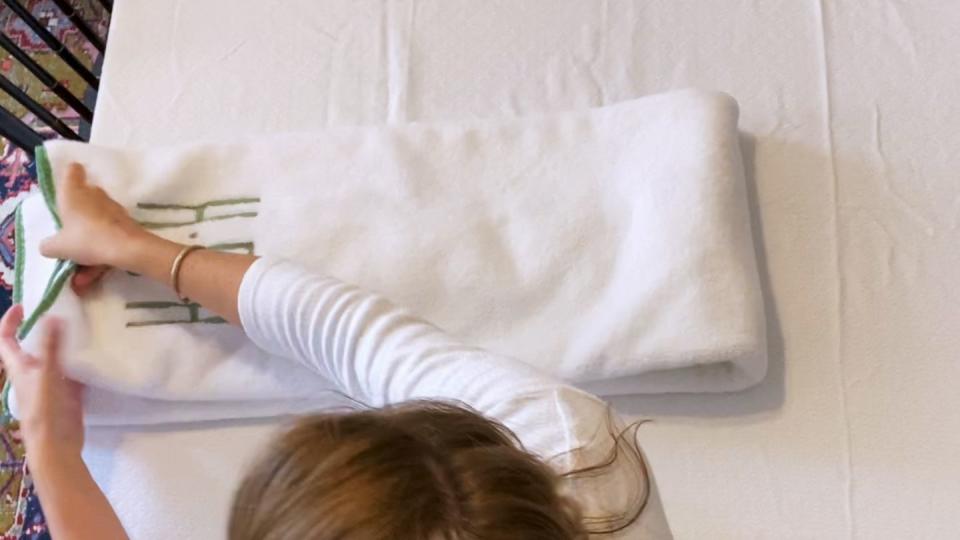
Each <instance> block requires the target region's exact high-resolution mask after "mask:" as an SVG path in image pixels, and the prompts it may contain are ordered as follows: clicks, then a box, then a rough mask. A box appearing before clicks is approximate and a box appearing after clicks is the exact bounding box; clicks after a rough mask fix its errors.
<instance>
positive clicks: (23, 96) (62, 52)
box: [0, 0, 113, 155]
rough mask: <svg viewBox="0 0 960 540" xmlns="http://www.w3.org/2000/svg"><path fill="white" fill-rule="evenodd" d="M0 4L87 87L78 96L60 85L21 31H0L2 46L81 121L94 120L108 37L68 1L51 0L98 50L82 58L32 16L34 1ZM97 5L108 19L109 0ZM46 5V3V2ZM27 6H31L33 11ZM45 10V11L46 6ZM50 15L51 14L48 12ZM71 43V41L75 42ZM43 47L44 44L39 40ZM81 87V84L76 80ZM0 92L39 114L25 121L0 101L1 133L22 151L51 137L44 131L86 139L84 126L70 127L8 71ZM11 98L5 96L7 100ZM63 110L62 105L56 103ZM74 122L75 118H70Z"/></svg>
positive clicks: (1, 80)
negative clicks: (28, 47)
mask: <svg viewBox="0 0 960 540" xmlns="http://www.w3.org/2000/svg"><path fill="white" fill-rule="evenodd" d="M0 1H2V2H3V5H5V6H6V8H7V9H9V10H10V12H12V15H13V16H14V17H16V18H17V19H19V21H22V22H23V25H24V26H25V27H26V28H27V29H28V30H29V32H31V33H32V34H33V35H34V36H35V37H36V38H39V40H40V41H41V42H42V43H43V44H44V45H45V46H46V47H47V48H49V52H52V53H53V54H54V55H56V57H57V58H58V59H59V61H60V62H62V63H63V64H65V66H66V67H67V69H68V70H69V71H70V72H72V73H73V74H75V75H76V77H78V78H79V80H80V81H82V82H83V83H85V85H86V91H85V92H83V93H81V94H80V95H76V94H75V93H74V92H73V91H71V88H68V87H67V85H65V84H64V82H63V80H62V79H61V77H57V76H56V75H54V74H53V73H52V72H51V69H50V66H47V67H45V66H44V65H42V64H41V62H38V61H37V60H36V59H35V58H33V57H32V56H31V54H30V53H29V52H28V51H26V50H24V48H23V47H22V46H21V44H22V43H21V38H22V36H21V35H8V34H7V33H6V32H4V33H0V48H2V49H3V50H5V51H6V52H7V53H8V54H9V55H10V57H12V58H13V59H14V60H16V62H18V63H19V64H20V65H21V66H23V68H24V69H25V70H26V71H27V72H29V73H31V74H32V75H33V76H34V77H36V79H37V80H38V81H39V82H40V83H41V84H42V85H43V87H44V88H45V89H46V90H49V91H50V92H51V93H52V94H53V95H54V96H56V97H57V98H59V100H61V101H62V102H63V104H66V106H67V107H69V108H70V109H72V110H73V111H74V112H75V113H76V116H73V117H72V118H73V119H74V120H76V119H77V118H79V119H80V120H81V121H82V122H81V125H83V124H84V123H85V124H87V126H88V125H89V123H90V122H91V121H93V110H94V103H95V101H96V92H97V90H98V89H99V87H100V76H99V65H100V61H102V58H103V53H104V52H105V50H106V42H107V39H106V37H105V36H101V35H100V34H98V33H97V31H96V30H95V29H94V28H93V27H92V26H91V25H90V24H88V22H87V21H86V20H84V18H83V17H82V16H81V13H80V11H78V10H77V9H76V8H75V7H74V6H73V5H71V2H70V1H68V0H52V1H53V4H54V6H56V10H58V11H59V12H60V14H61V15H62V16H63V18H65V19H66V20H68V21H69V22H70V24H71V25H72V26H73V27H74V28H75V29H76V31H77V33H78V34H79V36H82V38H83V39H85V40H86V42H88V43H89V44H90V45H92V47H93V48H94V49H95V50H96V52H97V53H98V56H99V58H98V60H97V61H95V62H88V63H86V64H85V63H84V62H83V61H82V60H81V58H80V57H79V56H78V55H77V54H75V53H74V52H73V51H71V50H70V48H68V47H67V45H66V44H65V43H64V41H62V40H61V39H59V38H58V37H57V36H56V35H55V34H54V33H53V32H51V31H50V30H49V29H48V27H47V25H46V24H44V22H41V19H40V18H38V17H37V16H35V15H34V13H33V11H35V8H36V7H37V5H38V3H37V2H31V1H30V0H0ZM76 1H77V0H73V2H76ZM98 3H99V5H100V6H101V9H104V10H106V15H107V18H108V17H109V13H110V11H111V10H112V8H113V2H112V0H98ZM47 5H48V6H49V4H47ZM31 7H33V8H34V9H33V10H31ZM48 11H49V10H48ZM47 15H48V18H49V15H50V14H49V13H47ZM74 44H75V43H74ZM41 47H42V45H41ZM78 86H80V85H78ZM0 91H2V92H3V93H5V94H6V95H7V96H9V97H10V98H12V100H13V101H14V102H15V103H16V104H18V105H20V106H21V107H23V109H25V110H26V111H28V112H29V113H30V114H32V115H33V117H35V118H36V119H37V122H34V123H33V124H35V125H31V123H28V122H25V121H24V120H23V119H22V118H20V117H18V115H17V114H16V113H15V112H14V111H11V110H9V109H8V108H7V107H5V106H0V136H2V137H5V138H6V139H7V140H9V141H10V142H11V143H12V144H14V145H15V146H17V147H19V148H21V149H23V150H24V151H26V152H28V153H30V154H31V155H32V154H33V149H34V147H36V146H37V145H39V144H40V143H41V142H42V141H43V140H44V139H46V138H49V135H48V134H55V135H58V136H60V137H63V138H66V139H74V140H85V139H86V138H87V136H86V133H85V132H86V131H88V130H85V129H80V128H74V127H71V126H70V125H68V122H65V121H64V119H62V118H60V117H58V116H57V114H56V112H55V110H53V109H54V107H50V106H49V104H48V105H47V106H46V107H45V106H44V105H43V104H42V103H41V102H40V101H39V100H38V99H37V98H36V97H35V96H31V95H30V94H29V93H28V92H27V91H26V90H25V89H24V88H21V86H20V85H18V84H17V83H16V82H15V81H13V80H11V79H10V78H8V77H7V76H6V75H3V74H0ZM8 101H9V100H8ZM55 108H56V109H59V110H62V109H63V107H62V106H60V107H55ZM72 123H73V124H76V123H77V122H76V121H74V122H72Z"/></svg>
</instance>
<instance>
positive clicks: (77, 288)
mask: <svg viewBox="0 0 960 540" xmlns="http://www.w3.org/2000/svg"><path fill="white" fill-rule="evenodd" d="M109 270H110V267H108V266H81V267H79V268H77V271H76V273H75V274H74V275H73V279H72V280H71V281H70V286H71V287H72V288H73V292H75V293H76V294H77V296H85V295H86V294H87V293H88V292H90V290H91V289H93V287H94V286H96V284H97V282H98V281H100V279H101V278H102V277H103V275H104V274H106V273H107V271H109Z"/></svg>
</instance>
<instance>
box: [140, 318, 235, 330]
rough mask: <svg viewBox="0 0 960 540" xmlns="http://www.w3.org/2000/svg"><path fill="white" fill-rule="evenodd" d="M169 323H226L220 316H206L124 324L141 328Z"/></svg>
mask: <svg viewBox="0 0 960 540" xmlns="http://www.w3.org/2000/svg"><path fill="white" fill-rule="evenodd" d="M170 324H227V321H226V319H223V318H221V317H207V318H205V319H197V320H195V321H192V320H190V319H186V320H169V321H134V322H128V323H127V324H126V327H127V328H143V327H145V326H166V325H170Z"/></svg>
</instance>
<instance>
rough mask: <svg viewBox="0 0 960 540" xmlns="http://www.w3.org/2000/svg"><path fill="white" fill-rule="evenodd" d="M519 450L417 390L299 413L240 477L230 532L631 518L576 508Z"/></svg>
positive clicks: (545, 525)
mask: <svg viewBox="0 0 960 540" xmlns="http://www.w3.org/2000/svg"><path fill="white" fill-rule="evenodd" d="M625 434H626V431H624V432H621V433H620V434H619V435H617V436H616V437H617V443H618V444H615V445H614V449H613V451H612V453H611V455H610V456H609V458H608V459H606V460H604V461H603V462H601V463H599V464H598V465H596V466H593V467H588V468H586V469H581V470H579V471H571V472H570V473H568V474H567V475H557V474H556V473H554V472H553V471H552V470H551V469H550V467H549V466H548V465H547V464H545V463H544V462H543V461H542V460H541V459H539V458H538V457H536V456H534V455H532V454H530V453H528V452H526V451H525V450H524V449H523V447H522V446H521V444H520V442H519V441H518V439H517V438H516V436H515V435H514V434H513V433H512V432H511V431H510V430H509V429H507V428H506V427H505V426H503V425H501V424H499V423H497V422H495V421H491V420H489V419H487V418H485V417H483V416H482V415H480V414H479V413H476V412H474V411H472V410H470V409H468V408H466V407H462V406H458V405H451V404H444V403H440V402H433V401H424V402H414V403H408V404H404V405H400V406H394V407H386V408H381V409H373V410H366V411H354V412H347V413H335V414H319V415H314V416H309V417H305V418H302V419H300V420H299V421H298V422H297V423H296V424H295V425H294V426H293V428H292V429H290V430H289V431H287V432H286V433H285V434H283V435H281V436H280V437H279V438H278V439H276V440H275V441H274V442H273V444H272V445H271V446H270V447H269V448H268V449H267V451H266V452H265V453H264V454H263V455H262V457H261V458H260V460H259V461H258V462H257V463H256V464H255V466H254V467H253V469H252V470H251V471H250V472H249V474H248V475H247V477H246V478H245V480H244V481H243V482H242V484H241V485H240V487H239V489H238V491H237V494H236V497H235V499H234V504H233V509H232V512H231V516H230V524H229V538H230V540H254V539H255V540H293V539H297V540H299V539H314V540H333V539H336V540H381V539H383V540H387V539H404V540H406V539H409V540H486V539H497V540H511V539H517V540H520V539H523V540H538V539H543V540H583V539H586V538H587V536H588V531H587V526H588V525H589V524H590V523H593V524H594V525H595V526H596V527H599V528H598V529H597V530H595V531H593V532H614V531H617V530H620V529H623V528H625V527H627V526H628V525H629V524H630V523H632V522H633V521H635V520H636V519H637V517H638V516H639V515H640V512H642V510H643V507H644V506H645V504H646V499H647V495H648V493H649V479H648V478H647V474H646V469H645V466H644V465H643V460H642V456H640V454H639V450H637V449H636V447H635V446H633V449H634V450H635V451H636V453H635V454H634V453H631V454H632V455H635V456H636V457H639V458H640V464H641V467H643V476H644V480H643V481H644V482H645V483H646V487H645V489H644V490H643V496H642V497H640V498H638V499H637V501H636V502H637V504H636V505H634V509H633V510H631V511H628V512H627V513H625V514H623V515H621V516H614V517H607V518H600V519H598V518H584V517H583V516H581V514H580V511H579V509H578V506H577V505H576V503H574V502H573V501H572V500H571V499H569V498H567V497H565V496H563V495H562V494H561V489H560V484H561V483H562V481H563V477H564V476H567V477H570V476H576V475H579V474H581V473H582V474H583V475H588V476H595V475H596V474H597V472H598V471H599V470H602V469H603V468H605V467H608V466H609V465H611V464H612V463H613V462H614V461H616V460H617V459H618V455H619V454H620V450H619V449H620V447H621V446H622V445H621V444H619V443H620V442H621V441H622V440H625V439H624V435H625Z"/></svg>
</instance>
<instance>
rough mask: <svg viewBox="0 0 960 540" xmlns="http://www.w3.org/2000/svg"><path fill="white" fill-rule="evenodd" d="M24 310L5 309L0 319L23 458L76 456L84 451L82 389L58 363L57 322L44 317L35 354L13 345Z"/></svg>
mask: <svg viewBox="0 0 960 540" xmlns="http://www.w3.org/2000/svg"><path fill="white" fill-rule="evenodd" d="M21 321H23V306H20V305H16V306H13V307H12V308H10V309H9V310H8V311H7V313H6V314H5V315H4V316H3V319H0V359H2V361H3V367H4V369H5V370H6V372H7V377H8V378H9V379H10V383H11V384H12V385H13V388H14V390H15V391H16V399H17V408H18V413H19V414H18V416H19V420H20V431H21V433H22V435H23V440H24V444H25V446H26V448H27V454H28V455H30V454H46V453H49V452H56V453H57V454H58V455H62V456H66V457H70V458H78V457H79V456H80V451H81V450H82V449H83V387H82V385H80V384H79V383H77V382H75V381H72V380H70V379H68V378H67V377H66V376H65V375H64V373H63V370H62V367H61V364H60V338H61V334H62V328H61V325H62V323H61V322H60V321H59V320H56V319H53V318H51V317H47V319H46V320H45V321H44V324H43V336H42V340H41V343H42V345H41V352H40V354H39V356H33V355H30V354H27V353H26V352H24V351H23V350H22V349H21V348H20V344H19V343H18V342H17V338H16V331H17V327H19V326H20V323H21Z"/></svg>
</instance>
